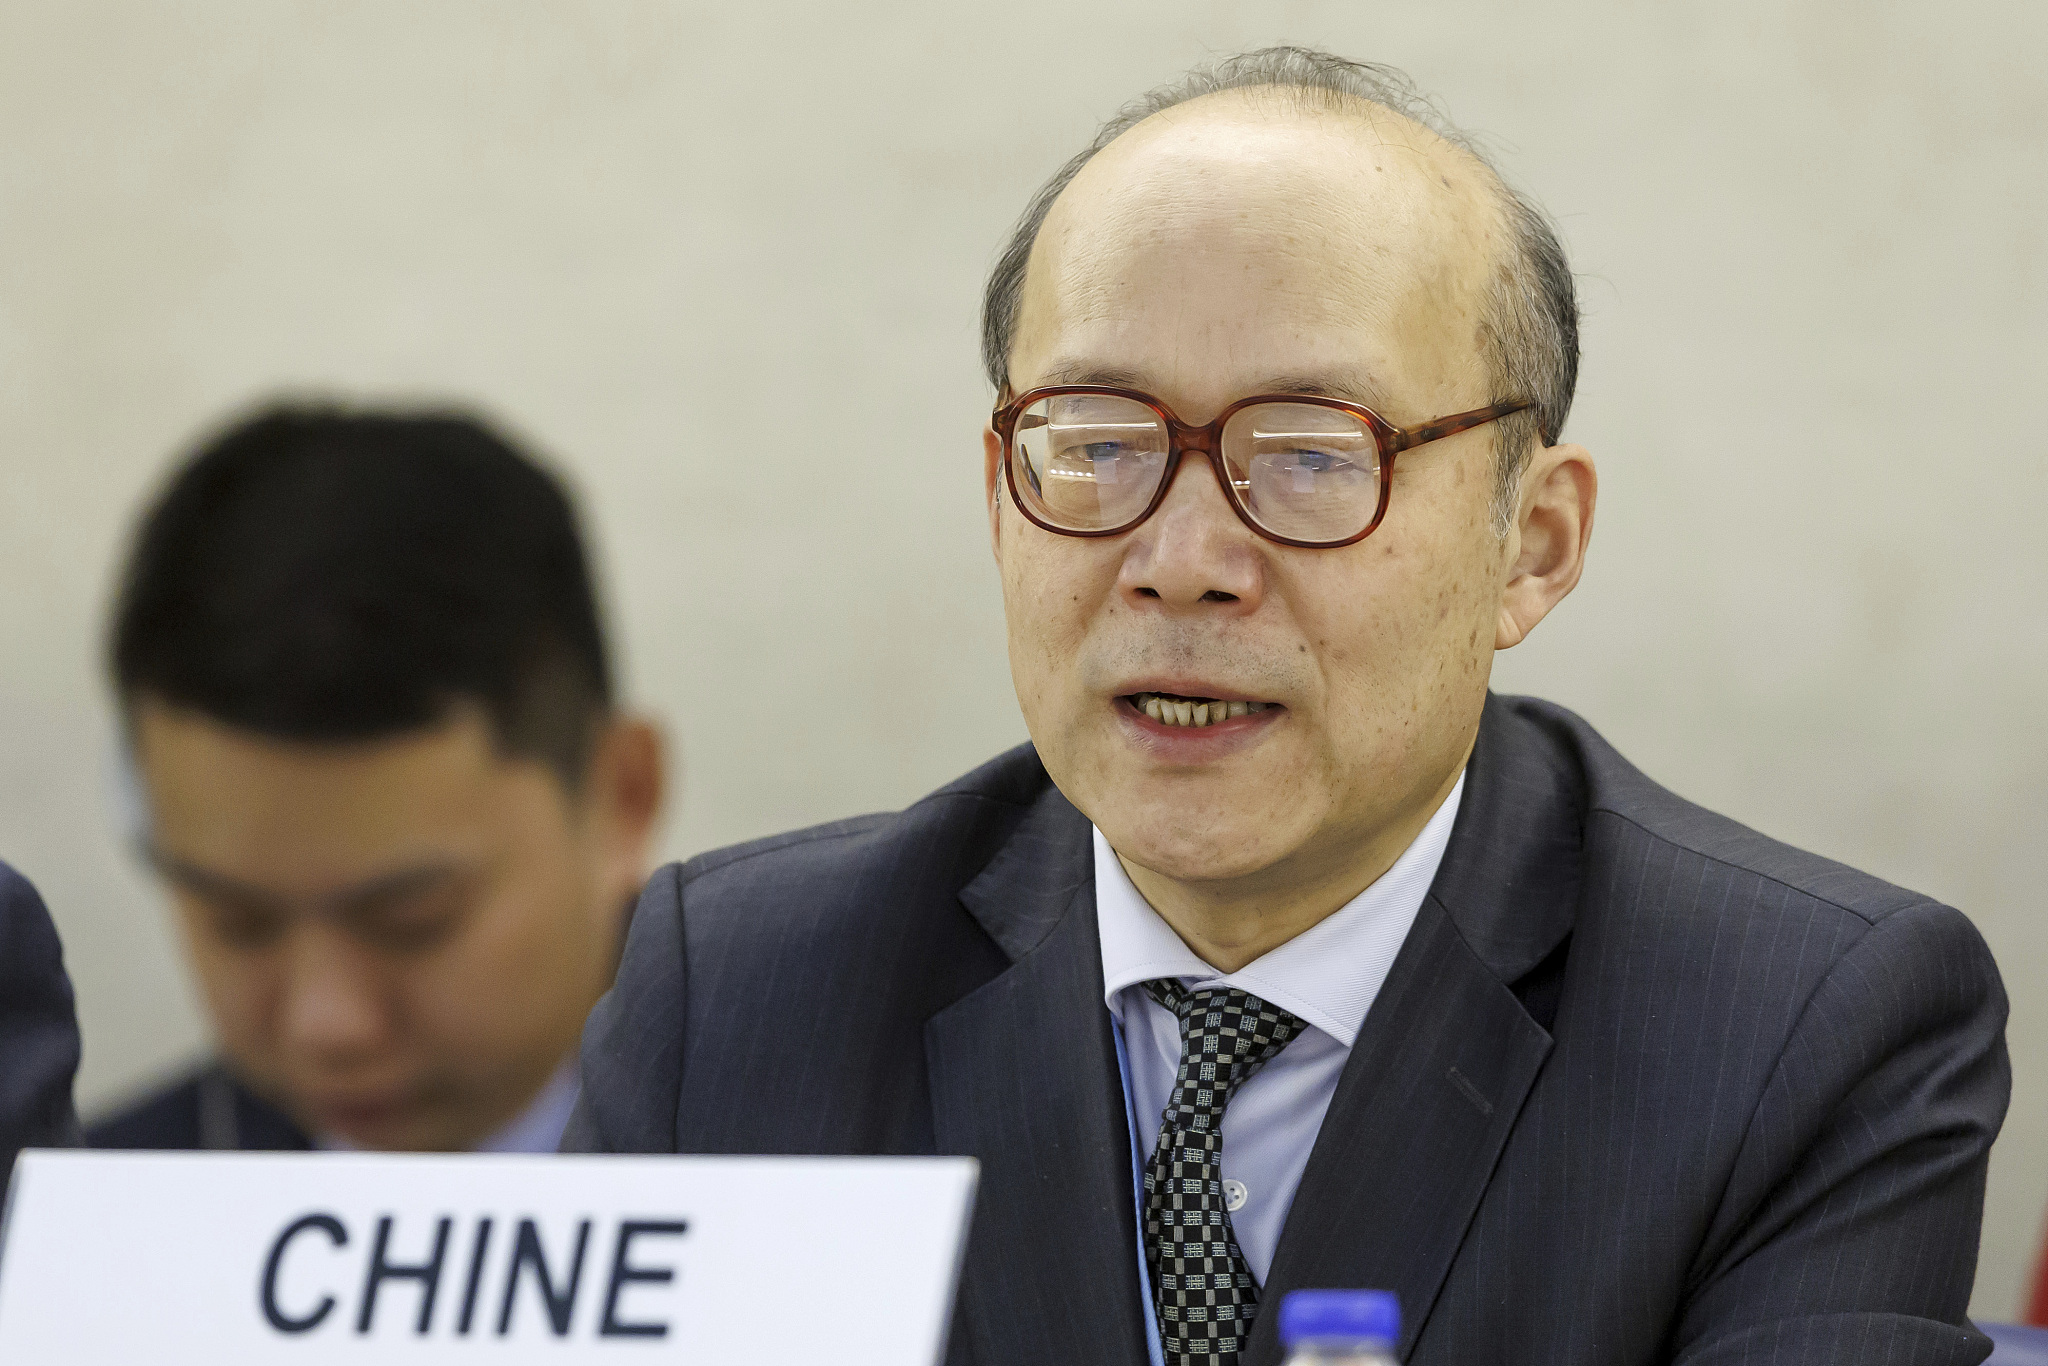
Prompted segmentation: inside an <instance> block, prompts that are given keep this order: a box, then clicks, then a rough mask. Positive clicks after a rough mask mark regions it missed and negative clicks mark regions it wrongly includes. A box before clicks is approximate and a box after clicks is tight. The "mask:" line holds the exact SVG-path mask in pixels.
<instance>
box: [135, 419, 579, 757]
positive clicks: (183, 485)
mask: <svg viewBox="0 0 2048 1366" xmlns="http://www.w3.org/2000/svg"><path fill="white" fill-rule="evenodd" d="M111 645H112V648H111V655H112V664H113V672H114V679H115V683H116V685H117V687H118V688H119V691H120V700H121V705H122V707H123V709H124V710H128V709H132V708H133V707H134V705H135V704H136V702H137V701H138V700H139V699H140V698H142V697H153V698H157V699H160V700H162V701H164V702H167V703H170V704H172V705H174V706H177V707H182V708H187V709H190V710H192V711H196V712H199V713H201V714H203V715H205V716H208V717H211V718H212V719H214V720H216V721H219V722H221V723H223V724H225V725H228V726H232V727H235V728H238V729H242V730H247V731H252V732H255V733H257V734H260V735H266V736H272V737H275V738H278V739H287V740H308V741H316V742H343V741H351V740H365V739H372V738H377V737H382V736H387V735H394V734H399V733H402V732H405V731H411V730H418V729H422V728H425V727H430V726H433V725H435V724H437V723H440V722H442V721H444V720H445V719H447V718H448V717H449V716H450V714H451V712H452V711H453V710H454V709H455V708H457V707H459V706H460V705H462V704H464V703H469V704H473V705H476V706H478V707H480V708H481V709H482V711H483V712H484V714H485V715H486V716H487V717H488V719H489V721H490V724H491V726H492V728H493V730H494V732H495V734H496V738H497V741H498V744H499V748H500V749H501V750H502V751H503V752H505V753H507V754H512V755H518V756H521V757H525V758H534V759H540V760H542V761H544V762H546V763H548V764H549V765H551V766H552V767H553V768H554V769H555V770H556V771H557V772H558V773H559V774H560V775H561V776H562V778H563V780H564V782H566V783H567V784H568V785H569V786H570V787H571V788H574V787H575V786H576V784H577V783H578V782H580V780H581V778H582V776H583V771H584V767H585V765H586V764H587V762H588V760H589V757H590V748H591V744H592V742H593V739H594V737H595V735H596V732H597V728H598V723H599V722H600V720H601V719H602V718H603V717H604V716H605V715H606V714H607V713H608V712H609V711H610V709H611V702H612V684H611V670H610V667H609V664H608V661H607V659H606V654H605V645H604V634H603V629H602V626H601V624H600V621H599V618H598V610H597V602H596V595H595V593H594V592H593V589H592V585H591V576H590V570H589V566H588V563H587V561H586V559H585V555H584V549H583V539H582V536H581V535H580V533H579V532H578V530H577V525H576V515H575V511H574V509H573V508H572V507H571V506H570V503H569V499H568V497H567V495H566V494H565V493H564V492H563V490H562V487H561V485H560V484H558V483H557V482H556V480H555V479H554V478H553V476H551V475H550V474H548V473H547V472H546V471H545V470H543V469H542V468H541V467H540V466H538V465H536V464H535V463H534V462H533V461H532V460H530V459H528V458H527V457H526V456H524V455H522V454H520V452H519V451H517V450H516V449H514V448H513V446H512V445H511V444H510V442H508V441H507V440H506V439H505V438H504V437H502V436H500V435H499V434H497V433H496V432H494V431H493V430H491V428H489V427H488V426H486V425H485V424H484V423H482V422H480V421H478V420H477V419H476V418H473V417H468V416H464V415H462V414H459V413H446V412H419V413H400V412H357V411H347V410H343V409H340V408H335V407H331V406H312V405H287V406H279V407H275V408H271V409H269V410H267V411H263V412H260V413H258V414H256V415H255V416H253V417H249V418H247V419H244V420H242V421H240V422H237V423H235V424H234V425H232V426H230V427H229V428H228V429H227V430H226V431H224V432H222V433H220V434H219V435H217V436H215V437H214V438H213V439H211V440H210V441H208V442H207V443H206V444H205V445H204V446H202V447H201V448H200V450H199V451H198V452H197V453H196V454H195V455H194V456H193V457H192V458H191V459H190V460H189V461H188V462H187V463H186V464H185V466H184V467H183V468H182V469H181V470H179V471H178V473H177V474H176V475H175V476H174V477H173V478H172V479H171V481H170V483H169V485H168V486H167V487H166V488H165V489H164V491H163V493H162V494H161V495H160V496H159V498H158V500H157V502H156V504H155V506H154V507H153V508H152V509H151V510H150V512H149V514H148V516H147V518H146V519H145V520H144V521H143V523H142V526H141V528H140V529H139V531H138V533H137V536H136V540H135V544H134V550H133V554H132V558H131V559H130V561H129V564H128V568H127V573H126V575H125V576H124V579H123V582H122V585H121V590H120V600H119V604H118V606H117V608H116V611H115V616H114V629H113V639H112V642H111Z"/></svg>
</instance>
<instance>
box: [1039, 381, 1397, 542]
mask: <svg viewBox="0 0 2048 1366" xmlns="http://www.w3.org/2000/svg"><path fill="white" fill-rule="evenodd" d="M1170 442H1171V434H1170V433H1169V432H1168V430H1167V427H1166V424H1165V422H1164V421H1162V420H1161V419H1160V417H1159V415H1158V414H1157V413H1155V412H1154V411H1153V410H1152V409H1151V408H1149V407H1147V406H1146V405H1144V404H1142V403H1139V402H1137V401H1136V400H1135V399H1128V398H1122V397H1119V396H1116V395H1113V394H1049V395H1046V396H1045V397H1043V398H1040V399H1038V400H1036V401H1034V402H1033V403H1031V404H1029V405H1027V406H1026V407H1025V409H1024V410H1023V412H1021V413H1020V414H1019V415H1018V417H1017V425H1016V429H1015V433H1014V435H1013V437H1012V439H1011V454H1012V457H1013V459H1014V462H1015V468H1016V472H1017V474H1018V475H1019V476H1020V478H1019V479H1018V481H1017V490H1018V495H1019V497H1021V498H1023V499H1025V500H1027V501H1028V502H1029V504H1030V511H1031V512H1033V513H1034V514H1036V515H1037V516H1039V517H1040V518H1042V519H1043V520H1044V521H1046V522H1048V523H1050V524H1051V525H1053V526H1055V527H1059V528H1062V529H1064V530H1069V531H1113V530H1121V529H1122V528H1124V527H1126V526H1129V525H1130V524H1131V523H1132V522H1135V521H1136V520H1137V519H1138V518H1139V517H1140V516H1142V515H1143V514H1144V512H1145V509H1146V508H1147V507H1149V506H1151V503H1152V499H1153V496H1154V495H1155V494H1157V493H1158V491H1159V481H1160V479H1161V478H1162V477H1163V476H1164V474H1165V471H1166V463H1167V453H1168V450H1169V448H1170ZM1221 446H1222V451H1223V463H1224V467H1225V468H1226V469H1227V470H1228V471H1229V475H1230V482H1231V485H1232V491H1233V492H1234V494H1235V495H1236V499H1237V502H1238V504H1239V505H1240V506H1241V507H1243V509H1244V510H1245V512H1246V514H1247V515H1248V516H1249V517H1250V518H1251V520H1252V521H1253V522H1254V523H1256V524H1257V525H1258V526H1259V527H1261V528H1263V529H1264V530H1266V531H1268V532H1271V533H1272V534H1273V535H1275V536H1281V537H1285V538H1286V539H1288V540H1295V541H1342V540H1346V539H1348V538H1350V537H1352V536H1356V535H1357V534H1358V533H1359V532H1361V531H1363V530H1364V529H1365V528H1366V527H1367V526H1368V525H1369V524H1370V523H1371V522H1372V519H1373V514H1374V513H1375V512H1376V511H1377V510H1378V508H1379V497H1380V482H1379V481H1380V457H1379V443H1378V441H1377V440H1376V439H1375V438H1374V436H1373V432H1372V429H1371V427H1370V426H1368V425H1367V424H1366V422H1365V421H1364V420H1363V419H1362V418H1359V417H1358V416H1356V415H1355V414H1352V413H1348V412H1345V411H1344V410H1343V409H1340V408H1326V407H1323V406H1322V405H1320V404H1314V403H1283V402H1274V403H1255V404H1252V405H1251V406H1250V407H1246V408H1240V409H1238V411H1237V412H1235V413H1233V414H1232V415H1231V417H1230V420H1229V421H1228V422H1227V423H1225V424H1224V427H1223V435H1222V441H1221Z"/></svg>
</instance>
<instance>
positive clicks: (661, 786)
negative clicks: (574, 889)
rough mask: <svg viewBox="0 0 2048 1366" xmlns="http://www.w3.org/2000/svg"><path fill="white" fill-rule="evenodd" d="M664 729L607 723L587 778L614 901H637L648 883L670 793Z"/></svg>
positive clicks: (626, 720)
mask: <svg viewBox="0 0 2048 1366" xmlns="http://www.w3.org/2000/svg"><path fill="white" fill-rule="evenodd" d="M663 750H664V746H663V743H662V736H661V731H660V729H659V728H658V727H657V726H655V724H654V723H653V722H652V721H649V720H646V719H645V718H643V717H638V716H618V717H614V718H612V719H611V720H610V721H607V722H606V723H605V726H604V729H603V731H602V732H601V733H600V734H599V736H598V740H597V746H596V749H595V750H594V751H593V753H592V754H591V758H590V767H589V770H588V772H587V773H586V774H585V776H584V782H585V783H586V784H587V785H588V789H589V791H588V796H587V800H588V801H589V803H590V806H589V808H588V809H589V810H590V813H591V816H592V817H593V818H594V819H596V820H597V821H598V822H599V827H598V828H599V834H600V837H601V840H602V843H601V846H600V848H599V851H598V856H599V857H600V858H601V859H603V860H604V867H603V870H602V871H603V876H604V879H605V882H606V884H607V892H608V893H611V894H614V895H612V896H611V897H610V899H612V900H615V901H617V902H619V903H621V904H623V903H624V902H627V901H630V900H631V899H632V898H633V897H635V896H637V895H638V894H639V891H640V886H641V884H642V883H644V882H645V881H646V880H647V874H648V872H649V871H650V870H649V867H648V864H649V863H650V861H651V860H652V857H653V851H654V836H655V827H656V825H657V824H658V823H659V821H660V818H661V808H662V801H663V798H664V797H665V796H666V795H667V790H668V772H667V770H668V763H667V756H666V755H665V754H664V753H663Z"/></svg>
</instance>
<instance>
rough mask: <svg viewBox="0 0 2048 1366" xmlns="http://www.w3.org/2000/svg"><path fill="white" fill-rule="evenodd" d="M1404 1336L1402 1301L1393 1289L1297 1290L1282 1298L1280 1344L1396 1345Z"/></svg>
mask: <svg viewBox="0 0 2048 1366" xmlns="http://www.w3.org/2000/svg"><path fill="white" fill-rule="evenodd" d="M1400 1336H1401V1301H1400V1300H1399V1299H1397V1298H1395V1296H1394V1292H1393V1291H1391V1290H1296V1291H1292V1292H1290V1293H1289V1294H1288V1296H1287V1298H1286V1299H1284V1300H1282V1301H1280V1345H1281V1346H1283V1347H1287V1348H1293V1347H1296V1346H1299V1345H1300V1344H1302V1343H1305V1342H1327V1343H1343V1344H1345V1345H1347V1346H1349V1345H1353V1344H1366V1343H1370V1344H1371V1345H1373V1346H1376V1347H1392V1346H1393V1345H1394V1343H1395V1342H1396V1341H1398V1340H1399V1339H1400Z"/></svg>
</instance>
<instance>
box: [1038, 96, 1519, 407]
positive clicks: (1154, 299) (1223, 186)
mask: <svg viewBox="0 0 2048 1366" xmlns="http://www.w3.org/2000/svg"><path fill="white" fill-rule="evenodd" d="M1499 220H1500V215H1499V212H1498V208H1497V199H1496V196H1495V193H1494V190H1493V186H1492V181H1491V179H1490V175H1489V173H1488V172H1486V171H1485V169H1484V168H1483V167H1481V166H1480V165H1479V164H1478V163H1477V161H1476V160H1475V159H1473V158H1472V157H1471V156H1470V155H1469V154H1467V153H1465V152H1463V151H1461V150H1459V149H1458V148H1455V147H1453V146H1451V145H1450V144H1448V143H1446V142H1444V141H1443V140H1442V139H1440V138H1438V137H1436V136H1435V135H1434V134H1432V133H1430V132H1429V131H1428V130H1427V129H1424V128H1421V127H1419V126H1418V125H1416V124H1414V123H1411V122H1409V121H1408V120H1406V119H1403V118H1401V117H1399V116H1398V115H1394V114H1392V113H1390V112H1387V111H1384V110H1379V109H1377V107H1375V106H1365V105H1354V106H1351V107H1347V108H1343V109H1329V108H1316V107H1303V106H1301V105H1300V104H1299V103H1297V102H1294V101H1291V100H1282V99H1281V98H1279V97H1278V96H1277V95H1275V94H1274V93H1273V92H1267V93H1266V94H1265V96H1263V97H1261V96H1260V94H1259V92H1229V93H1227V94H1225V95H1218V96H1210V97H1207V98H1205V99H1201V100H1196V101H1192V102H1190V103H1188V104H1185V105H1181V106H1177V107H1176V108H1174V109H1170V110H1167V111H1166V112H1165V113H1162V114H1158V115H1155V116H1153V117H1152V118H1150V119H1147V120H1146V121H1145V122H1143V123H1141V124H1139V125H1138V126H1137V127H1136V128H1134V129H1132V130H1131V131H1130V132H1129V133H1126V134H1125V135H1124V136H1123V137H1121V138H1118V139H1117V140H1116V141H1115V142H1113V143H1111V144H1110V145H1109V146H1108V147H1107V148H1105V149H1104V150H1103V152H1102V153H1101V154H1100V155H1098V156H1097V157H1096V158H1095V159H1094V160H1093V161H1092V162H1090V163H1089V164H1088V166H1086V167H1085V168H1083V170H1082V172H1081V173H1080V174H1079V175H1078V176H1076V177H1075V179H1074V181H1073V183H1072V184H1071V185H1069V186H1068V187H1067V189H1066V190H1065V192H1063V193H1062V194H1061V196H1060V198H1059V200H1058V201H1057V202H1056V203H1055V204H1054V206H1053V208H1052V211H1051V213H1049V214H1048V215H1047V218H1046V221H1045V224H1044V226H1043V227H1042V229H1041V230H1040V233H1039V236H1038V240H1037V242H1036V244H1035V245H1034V248H1033V251H1032V256H1031V261H1030V265H1029V269H1028V270H1027V273H1026V279H1025V286H1024V294H1023V298H1022V300H1021V308H1020V316H1019V323H1018V328H1017V333H1016V337H1015V339H1014V342H1013V348H1012V357H1011V360H1012V370H1013V376H1014V382H1015V385H1016V387H1020V388H1021V387H1026V386H1028V385H1031V384H1034V383H1044V382H1051V381H1050V380H1048V379H1047V378H1043V377H1044V376H1056V378H1057V379H1060V380H1066V379H1075V378H1079V377H1080V376H1079V374H1078V373H1077V372H1080V371H1088V370H1107V371H1115V372H1118V373H1122V374H1125V375H1131V376H1135V375H1138V374H1150V375H1152V376H1153V382H1154V383H1156V384H1161V385H1176V386H1179V387H1181V388H1183V389H1184V390H1185V391H1188V392H1186V393H1184V395H1183V396H1184V397H1185V398H1189V399H1191V400H1192V399H1194V398H1195V397H1196V395H1195V393H1194V392H1193V391H1200V390H1205V389H1207V388H1214V389H1217V390H1219V393H1218V394H1216V395H1210V394H1207V393H1206V392H1204V393H1203V394H1202V395H1201V398H1202V400H1203V401H1206V400H1207V399H1208V398H1210V397H1228V396H1227V395H1223V394H1221V393H1220V391H1221V390H1223V389H1227V388H1229V387H1230V386H1231V385H1233V384H1239V383H1248V382H1253V377H1254V376H1263V375H1273V374H1287V375H1302V376H1310V375H1314V374H1317V373H1321V372H1326V371H1329V372H1335V371H1343V372H1346V373H1349V374H1354V375H1355V374H1359V373H1361V372H1363V373H1364V374H1366V375H1367V376H1368V383H1367V386H1366V387H1370V388H1374V389H1378V390H1381V391H1383V392H1385V393H1387V394H1390V395H1391V394H1397V393H1407V394H1412V395H1413V396H1414V397H1416V399H1417V401H1419V402H1426V401H1427V398H1426V397H1425V396H1426V395H1428V394H1429V391H1432V390H1436V389H1455V388H1458V387H1459V386H1460V385H1461V384H1462V383H1464V382H1465V381H1467V380H1469V378H1470V375H1469V373H1468V372H1470V371H1471V370H1473V369H1474V368H1475V367H1476V366H1477V365H1478V363H1479V348H1478V347H1477V345H1476V344H1475V343H1476V339H1477V336H1478V332H1479V324H1480V321H1481V319H1480V306H1481V303H1482V301H1483V299H1484V296H1485V285H1486V283H1487V281H1488V279H1489V278H1490V276H1491V273H1492V263H1493V261H1494V259H1495V249H1496V245H1497V238H1498V236H1499ZM1165 396H1166V395H1162V397H1165Z"/></svg>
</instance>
